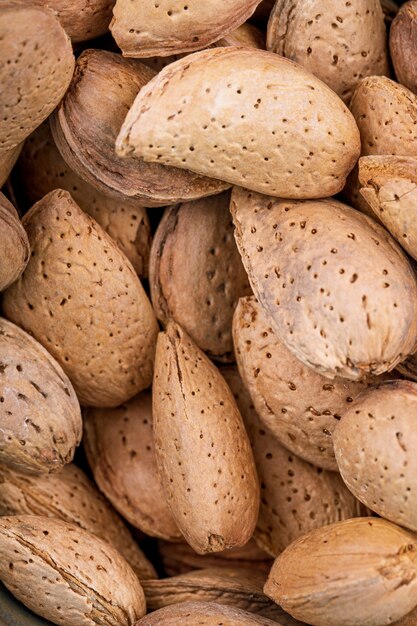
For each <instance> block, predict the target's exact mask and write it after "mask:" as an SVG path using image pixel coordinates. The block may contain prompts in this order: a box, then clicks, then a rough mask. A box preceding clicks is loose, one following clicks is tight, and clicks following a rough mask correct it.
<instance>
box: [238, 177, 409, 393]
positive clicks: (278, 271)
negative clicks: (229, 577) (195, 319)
mask: <svg viewBox="0 0 417 626" xmlns="http://www.w3.org/2000/svg"><path fill="white" fill-rule="evenodd" d="M231 211H232V215H233V220H234V223H235V226H236V231H235V236H236V240H237V244H238V248H239V250H240V252H241V255H242V259H243V264H244V265H245V267H246V271H247V272H248V274H249V280H250V282H251V285H252V288H253V291H254V294H255V295H256V297H257V298H258V300H259V302H260V304H261V305H262V307H263V308H264V310H265V311H266V313H267V315H268V317H270V319H271V324H272V325H273V327H274V328H275V331H276V333H277V337H278V339H279V340H280V341H281V342H282V343H284V345H285V346H286V347H287V348H288V349H289V350H290V351H291V352H292V353H293V354H294V356H296V357H297V358H298V359H300V360H301V361H302V362H303V363H305V364H306V365H308V366H309V367H311V368H313V369H314V370H316V371H317V372H318V373H321V374H323V375H325V376H327V377H329V378H334V377H336V376H341V377H343V378H348V379H350V380H359V379H362V378H364V377H366V376H368V375H369V374H381V373H383V372H385V371H388V370H391V369H393V368H394V367H395V366H396V365H397V364H398V363H399V362H400V361H402V360H404V359H405V358H406V357H407V355H408V354H411V353H413V352H414V351H415V350H416V347H417V283H416V278H415V275H414V272H413V270H412V268H411V266H410V264H409V263H408V261H407V258H406V257H405V255H404V253H403V252H402V251H401V248H400V247H399V246H398V245H397V244H396V243H395V241H394V240H393V239H392V238H391V237H390V235H389V234H388V233H387V232H386V231H385V230H384V229H382V228H381V227H380V226H379V225H378V224H376V223H375V222H373V221H372V220H371V219H370V218H368V217H366V216H365V215H362V214H361V213H358V212H357V211H355V210H354V209H351V208H350V207H348V206H346V205H344V204H342V203H340V202H337V201H336V200H325V201H310V202H302V203H295V202H291V201H288V202H287V201H285V200H276V199H274V198H268V197H267V196H261V195H259V194H254V193H250V192H248V191H246V190H244V189H238V188H235V189H234V191H233V194H232V201H231Z"/></svg>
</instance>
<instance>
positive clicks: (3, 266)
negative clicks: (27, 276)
mask: <svg viewBox="0 0 417 626" xmlns="http://www.w3.org/2000/svg"><path fill="white" fill-rule="evenodd" d="M0 249H1V258H0V291H4V289H6V288H7V287H9V285H11V284H12V283H14V281H15V280H17V279H18V278H19V276H20V275H21V273H22V272H23V270H24V269H25V267H26V265H27V262H28V261H29V254H30V248H29V240H28V236H27V234H26V231H25V229H24V228H23V226H22V223H21V221H20V220H19V216H18V214H17V211H16V209H15V208H14V206H13V205H12V203H11V202H9V200H8V199H7V198H6V196H4V195H3V194H2V193H1V192H0Z"/></svg>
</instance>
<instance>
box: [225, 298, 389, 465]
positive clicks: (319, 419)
mask: <svg viewBox="0 0 417 626" xmlns="http://www.w3.org/2000/svg"><path fill="white" fill-rule="evenodd" d="M233 336H234V342H235V351H236V360H237V363H238V366H239V372H240V374H241V376H242V378H243V381H244V383H245V386H246V388H247V389H248V391H249V393H250V395H251V398H252V401H253V404H254V406H255V408H256V411H257V413H258V415H259V418H260V419H261V421H262V422H263V424H264V425H265V426H266V427H267V428H268V430H269V431H270V432H271V433H272V434H273V435H274V437H275V438H276V439H278V441H279V442H280V443H281V444H282V445H284V446H285V447H286V448H287V449H288V450H290V451H291V452H293V453H294V454H296V455H298V456H300V457H301V458H302V459H304V460H306V461H309V462H310V463H313V464H314V465H317V466H318V467H321V468H324V469H327V470H337V463H336V459H335V457H334V451H333V443H332V433H333V431H334V429H335V427H336V425H337V423H338V421H339V420H340V419H341V417H342V415H343V413H344V411H346V410H347V409H348V408H349V407H350V403H351V402H352V400H353V398H354V397H355V396H356V395H357V394H358V393H360V392H361V391H363V390H364V389H365V388H366V387H367V385H368V382H367V381H348V380H343V379H341V378H335V379H334V380H333V381H332V382H330V381H329V380H328V379H327V378H324V376H321V375H320V374H318V373H317V372H315V371H314V370H312V369H311V368H310V367H307V366H306V365H304V363H302V362H301V361H299V360H298V359H297V358H296V357H295V356H293V354H292V353H291V352H290V351H289V350H288V349H287V348H286V347H285V346H284V344H283V343H281V342H280V341H279V339H278V337H277V335H276V333H275V331H274V329H273V328H272V327H271V323H270V320H268V318H267V316H266V315H265V312H264V311H263V309H262V307H261V305H260V304H259V302H257V300H256V299H255V298H254V297H253V296H252V297H250V298H241V299H240V301H239V304H238V306H237V307H236V311H235V315H234V319H233ZM376 380H377V378H376V377H374V378H371V379H370V382H375V381H376ZM268 441H269V439H268Z"/></svg>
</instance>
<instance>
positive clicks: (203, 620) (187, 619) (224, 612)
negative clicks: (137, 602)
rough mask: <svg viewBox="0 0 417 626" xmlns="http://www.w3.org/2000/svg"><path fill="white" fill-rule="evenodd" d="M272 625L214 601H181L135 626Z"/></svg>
mask: <svg viewBox="0 0 417 626" xmlns="http://www.w3.org/2000/svg"><path fill="white" fill-rule="evenodd" d="M178 624H181V626H196V624H199V625H202V626H218V625H222V626H273V625H274V624H275V625H276V622H275V621H272V620H270V619H268V618H266V617H262V616H261V615H254V614H253V613H248V612H247V611H242V610H241V609H235V608H234V607H231V606H224V605H221V604H217V603H215V602H181V603H179V604H173V605H172V606H166V607H165V608H163V609H159V611H155V612H154V613H151V614H150V615H146V616H145V617H143V618H142V619H141V620H139V621H138V623H137V624H136V626H178Z"/></svg>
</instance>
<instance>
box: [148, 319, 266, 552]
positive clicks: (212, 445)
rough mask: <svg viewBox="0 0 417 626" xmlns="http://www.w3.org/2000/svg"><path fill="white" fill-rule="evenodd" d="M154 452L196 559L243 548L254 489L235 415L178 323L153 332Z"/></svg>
mask: <svg viewBox="0 0 417 626" xmlns="http://www.w3.org/2000/svg"><path fill="white" fill-rule="evenodd" d="M153 419H154V435H155V449H156V455H157V461H158V465H159V468H160V471H161V475H162V480H163V485H164V489H165V492H166V495H167V498H168V504H169V506H170V508H171V511H172V514H173V517H174V519H175V521H176V523H177V524H178V527H179V529H180V530H181V532H182V534H183V535H184V537H185V539H186V540H187V541H188V543H189V544H190V545H191V546H192V547H193V548H194V550H195V551H196V552H198V553H200V554H204V553H205V552H219V551H222V550H225V549H227V548H232V547H234V546H241V545H244V544H245V543H246V542H247V541H248V540H249V539H250V537H251V535H252V533H253V530H254V528H255V524H256V518H257V515H258V507H259V484H258V478H257V476H256V469H255V463H254V459H253V455H252V450H251V448H250V444H249V440H248V437H247V434H246V431H245V427H244V425H243V422H242V417H241V415H240V413H239V410H238V408H237V405H236V402H235V400H234V398H233V395H232V392H231V391H230V389H229V387H228V386H227V384H226V382H225V380H224V378H223V377H222V376H221V374H220V372H219V371H218V369H217V368H216V367H215V366H214V365H213V364H212V363H211V361H209V359H208V358H207V357H206V356H205V355H204V353H203V352H201V350H199V348H198V347H197V346H196V345H195V344H194V342H193V341H192V340H191V339H190V338H189V337H188V335H187V334H186V333H185V332H184V331H183V330H182V329H181V327H180V326H179V325H178V324H175V323H174V322H170V323H169V324H168V326H167V329H166V330H165V332H162V333H160V334H159V337H158V343H157V349H156V361H155V375H154V385H153Z"/></svg>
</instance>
